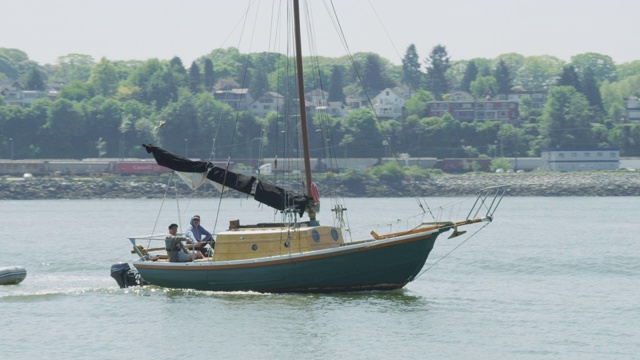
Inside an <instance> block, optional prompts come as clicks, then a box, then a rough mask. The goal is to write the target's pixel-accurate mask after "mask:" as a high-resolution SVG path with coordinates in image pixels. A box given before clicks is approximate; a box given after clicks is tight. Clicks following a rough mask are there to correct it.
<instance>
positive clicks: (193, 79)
mask: <svg viewBox="0 0 640 360" xmlns="http://www.w3.org/2000/svg"><path fill="white" fill-rule="evenodd" d="M201 87H202V75H201V74H200V68H199V67H198V64H196V62H195V61H193V62H192V63H191V67H190V68H189V89H190V90H191V92H192V93H194V94H195V93H197V92H200V89H201Z"/></svg>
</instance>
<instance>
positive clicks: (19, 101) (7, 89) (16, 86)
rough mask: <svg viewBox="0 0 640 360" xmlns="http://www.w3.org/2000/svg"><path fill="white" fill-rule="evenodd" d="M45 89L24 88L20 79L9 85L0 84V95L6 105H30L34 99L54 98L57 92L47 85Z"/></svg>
mask: <svg viewBox="0 0 640 360" xmlns="http://www.w3.org/2000/svg"><path fill="white" fill-rule="evenodd" d="M47 87H48V89H47V90H43V91H40V90H25V89H24V87H23V85H22V83H21V82H20V81H14V82H13V83H12V84H11V85H8V86H7V85H5V86H0V96H2V98H3V99H4V102H5V104H7V105H19V106H30V105H31V104H32V103H33V102H34V101H36V100H38V99H42V98H48V99H51V100H55V99H56V97H57V96H58V92H57V91H56V90H54V89H53V88H51V87H50V86H47Z"/></svg>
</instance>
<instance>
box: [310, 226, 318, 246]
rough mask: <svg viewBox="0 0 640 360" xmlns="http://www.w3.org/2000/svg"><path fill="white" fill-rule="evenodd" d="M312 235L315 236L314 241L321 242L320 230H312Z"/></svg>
mask: <svg viewBox="0 0 640 360" xmlns="http://www.w3.org/2000/svg"><path fill="white" fill-rule="evenodd" d="M311 237H313V241H315V242H317V243H319V242H320V233H319V232H318V230H315V229H314V230H313V231H312V232H311Z"/></svg>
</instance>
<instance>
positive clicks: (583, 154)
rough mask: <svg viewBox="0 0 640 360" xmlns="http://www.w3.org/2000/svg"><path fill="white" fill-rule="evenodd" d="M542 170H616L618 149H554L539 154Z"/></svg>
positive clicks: (618, 158)
mask: <svg viewBox="0 0 640 360" xmlns="http://www.w3.org/2000/svg"><path fill="white" fill-rule="evenodd" d="M541 158H542V170H548V171H593V170H617V169H618V168H619V167H620V150H618V149H556V150H546V151H543V152H542V154H541Z"/></svg>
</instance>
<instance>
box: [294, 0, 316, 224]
mask: <svg viewBox="0 0 640 360" xmlns="http://www.w3.org/2000/svg"><path fill="white" fill-rule="evenodd" d="M293 21H294V34H295V43H296V44H295V45H296V72H297V79H298V102H299V106H300V126H301V129H300V130H301V132H302V150H303V155H304V173H305V178H306V186H307V195H311V181H312V179H311V155H310V153H309V132H308V131H307V111H306V105H305V102H304V73H303V70H302V41H301V40H300V5H299V0H293ZM307 213H308V214H309V219H310V220H311V223H312V224H317V222H316V213H315V211H313V209H312V207H309V208H308V209H307Z"/></svg>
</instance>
